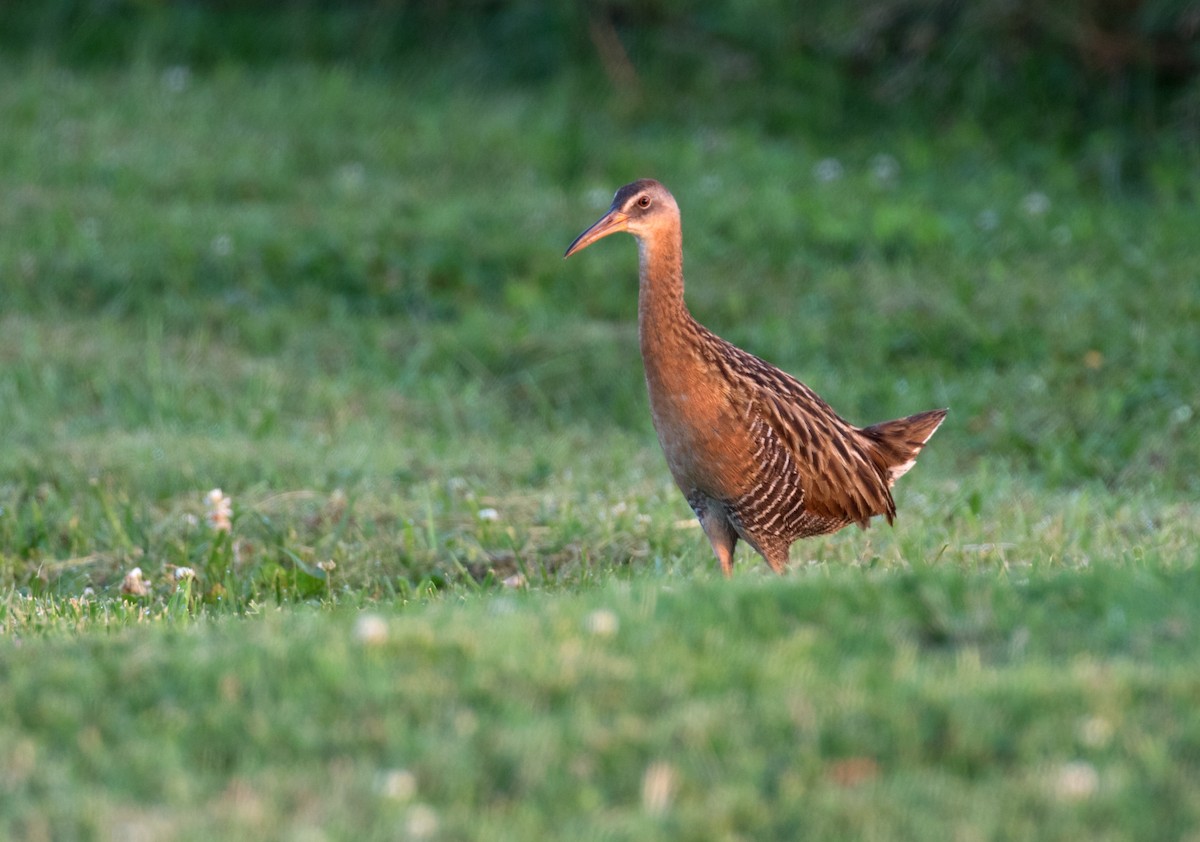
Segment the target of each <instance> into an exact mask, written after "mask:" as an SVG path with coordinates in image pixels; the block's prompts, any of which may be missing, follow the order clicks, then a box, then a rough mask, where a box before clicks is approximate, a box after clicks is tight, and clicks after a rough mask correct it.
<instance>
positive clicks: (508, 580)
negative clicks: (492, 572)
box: [500, 573, 529, 589]
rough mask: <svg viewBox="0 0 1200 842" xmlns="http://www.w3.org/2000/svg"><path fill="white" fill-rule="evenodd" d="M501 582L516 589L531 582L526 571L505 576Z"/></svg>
mask: <svg viewBox="0 0 1200 842" xmlns="http://www.w3.org/2000/svg"><path fill="white" fill-rule="evenodd" d="M500 584H502V585H504V587H506V588H514V589H516V588H523V587H525V586H526V585H527V584H529V582H528V581H527V580H526V579H525V574H524V573H514V574H512V575H511V576H505V577H504V578H503V579H502V580H501V581H500Z"/></svg>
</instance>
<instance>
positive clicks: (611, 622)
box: [583, 608, 621, 637]
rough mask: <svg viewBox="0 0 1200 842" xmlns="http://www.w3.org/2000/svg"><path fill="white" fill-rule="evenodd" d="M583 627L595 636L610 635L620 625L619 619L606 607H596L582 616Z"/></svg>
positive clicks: (614, 632) (615, 631)
mask: <svg viewBox="0 0 1200 842" xmlns="http://www.w3.org/2000/svg"><path fill="white" fill-rule="evenodd" d="M583 627H584V628H585V629H587V630H588V632H590V633H591V634H594V635H596V636H597V637H612V636H613V635H614V634H616V633H617V630H618V629H619V628H620V627H621V621H620V619H619V618H618V617H617V615H616V614H614V613H613V612H611V611H609V610H608V609H607V608H597V609H596V610H595V611H593V612H591V613H590V614H588V615H587V616H586V617H584V618H583Z"/></svg>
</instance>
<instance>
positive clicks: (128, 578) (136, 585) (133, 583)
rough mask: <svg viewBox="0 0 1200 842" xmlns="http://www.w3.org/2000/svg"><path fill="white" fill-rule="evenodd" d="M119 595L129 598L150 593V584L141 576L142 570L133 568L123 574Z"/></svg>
mask: <svg viewBox="0 0 1200 842" xmlns="http://www.w3.org/2000/svg"><path fill="white" fill-rule="evenodd" d="M121 593H123V594H128V595H129V596H146V595H147V594H149V593H150V583H149V582H147V581H146V577H145V576H143V575H142V568H140V567H135V568H133V569H132V570H130V571H129V572H128V573H126V574H125V578H124V579H122V580H121Z"/></svg>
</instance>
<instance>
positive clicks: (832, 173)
mask: <svg viewBox="0 0 1200 842" xmlns="http://www.w3.org/2000/svg"><path fill="white" fill-rule="evenodd" d="M845 172H846V170H845V168H844V167H843V166H842V162H841V161H839V160H838V159H837V158H822V159H821V160H819V161H817V163H816V165H815V166H813V178H815V179H816V180H817V181H819V182H821V183H822V184H828V183H829V182H831V181H837V180H838V179H839V178H841V177H842V176H843V175H844V174H845Z"/></svg>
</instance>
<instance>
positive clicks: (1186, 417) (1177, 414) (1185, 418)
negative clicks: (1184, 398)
mask: <svg viewBox="0 0 1200 842" xmlns="http://www.w3.org/2000/svg"><path fill="white" fill-rule="evenodd" d="M1192 415H1193V412H1192V407H1191V405H1190V404H1186V403H1181V404H1180V405H1179V406H1177V407H1175V408H1174V409H1172V410H1171V423H1172V424H1174V425H1175V426H1179V425H1180V424H1186V423H1187V422H1189V421H1191V420H1192Z"/></svg>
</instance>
